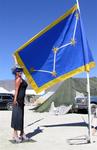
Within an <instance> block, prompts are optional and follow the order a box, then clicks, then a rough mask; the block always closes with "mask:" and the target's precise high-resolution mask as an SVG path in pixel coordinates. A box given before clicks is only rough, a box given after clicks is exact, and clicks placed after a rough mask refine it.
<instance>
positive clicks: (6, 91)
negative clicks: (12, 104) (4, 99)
mask: <svg viewBox="0 0 97 150" xmlns="http://www.w3.org/2000/svg"><path fill="white" fill-rule="evenodd" d="M0 93H6V94H10V92H9V91H8V90H6V89H5V88H3V87H0Z"/></svg>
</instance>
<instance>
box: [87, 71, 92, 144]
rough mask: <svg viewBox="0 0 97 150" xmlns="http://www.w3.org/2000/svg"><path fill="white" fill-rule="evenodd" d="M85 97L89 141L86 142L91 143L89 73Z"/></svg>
mask: <svg viewBox="0 0 97 150" xmlns="http://www.w3.org/2000/svg"><path fill="white" fill-rule="evenodd" d="M87 97H88V128H89V129H88V134H89V139H88V142H89V143H92V142H93V141H92V132H91V105H90V80H89V72H87Z"/></svg>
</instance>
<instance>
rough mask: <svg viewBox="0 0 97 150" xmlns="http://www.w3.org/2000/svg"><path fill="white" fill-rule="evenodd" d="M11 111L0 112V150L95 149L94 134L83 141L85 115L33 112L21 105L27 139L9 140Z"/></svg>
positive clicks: (28, 107)
mask: <svg viewBox="0 0 97 150" xmlns="http://www.w3.org/2000/svg"><path fill="white" fill-rule="evenodd" d="M10 122H11V111H4V110H1V111H0V150H5V149H7V150H13V149H14V150H17V149H18V150H19V149H20V150H27V149H29V150H30V149H34V150H45V149H46V150H63V149H66V150H75V149H77V150H85V149H88V150H91V149H96V148H97V134H95V136H93V143H92V144H89V143H87V136H88V128H87V123H88V115H87V114H82V113H79V114H77V113H69V114H66V115H52V114H49V113H46V112H45V113H35V112H33V111H32V110H31V106H25V133H26V134H27V136H29V137H30V138H31V141H29V142H24V143H19V144H16V143H13V141H12V129H11V127H10Z"/></svg>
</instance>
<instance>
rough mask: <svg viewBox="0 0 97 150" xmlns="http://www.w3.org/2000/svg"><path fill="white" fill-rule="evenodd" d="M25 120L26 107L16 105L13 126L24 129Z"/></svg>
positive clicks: (13, 111)
mask: <svg viewBox="0 0 97 150" xmlns="http://www.w3.org/2000/svg"><path fill="white" fill-rule="evenodd" d="M23 122H24V107H23V108H21V107H20V106H18V104H17V105H15V106H13V110H12V118H11V127H12V128H14V129H15V130H23V124H24V123H23Z"/></svg>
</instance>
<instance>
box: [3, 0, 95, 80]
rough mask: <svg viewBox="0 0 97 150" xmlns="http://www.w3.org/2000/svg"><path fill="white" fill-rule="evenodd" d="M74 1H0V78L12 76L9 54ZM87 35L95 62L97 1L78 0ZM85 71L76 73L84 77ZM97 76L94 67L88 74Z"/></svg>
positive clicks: (11, 77) (68, 7) (60, 14)
mask: <svg viewBox="0 0 97 150" xmlns="http://www.w3.org/2000/svg"><path fill="white" fill-rule="evenodd" d="M75 2H76V1H75V0H40V1H39V0H16V1H14V0H0V80H5V79H13V75H12V73H11V68H12V67H13V66H14V60H13V57H12V54H13V53H14V51H15V50H16V49H17V48H19V47H20V46H21V45H23V44H24V43H25V42H27V41H28V40H29V39H30V38H31V37H33V36H34V35H35V34H37V33H38V32H39V31H41V30H42V29H43V28H45V27H46V26H48V25H49V24H51V23H52V22H53V21H54V20H56V19H57V18H58V17H60V16H62V15H63V14H64V13H65V12H66V11H67V10H68V9H70V8H71V7H72V6H73V5H74V4H75ZM79 4H80V10H81V15H82V20H83V23H84V28H85V32H86V36H87V39H88V42H89V45H90V48H91V51H92V54H93V57H94V60H95V62H96V64H97V12H96V10H97V0H90V1H89V0H79ZM84 75H85V74H84V73H83V74H80V75H77V77H83V76H84ZM93 76H97V67H95V68H94V69H92V70H91V72H90V77H93Z"/></svg>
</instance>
